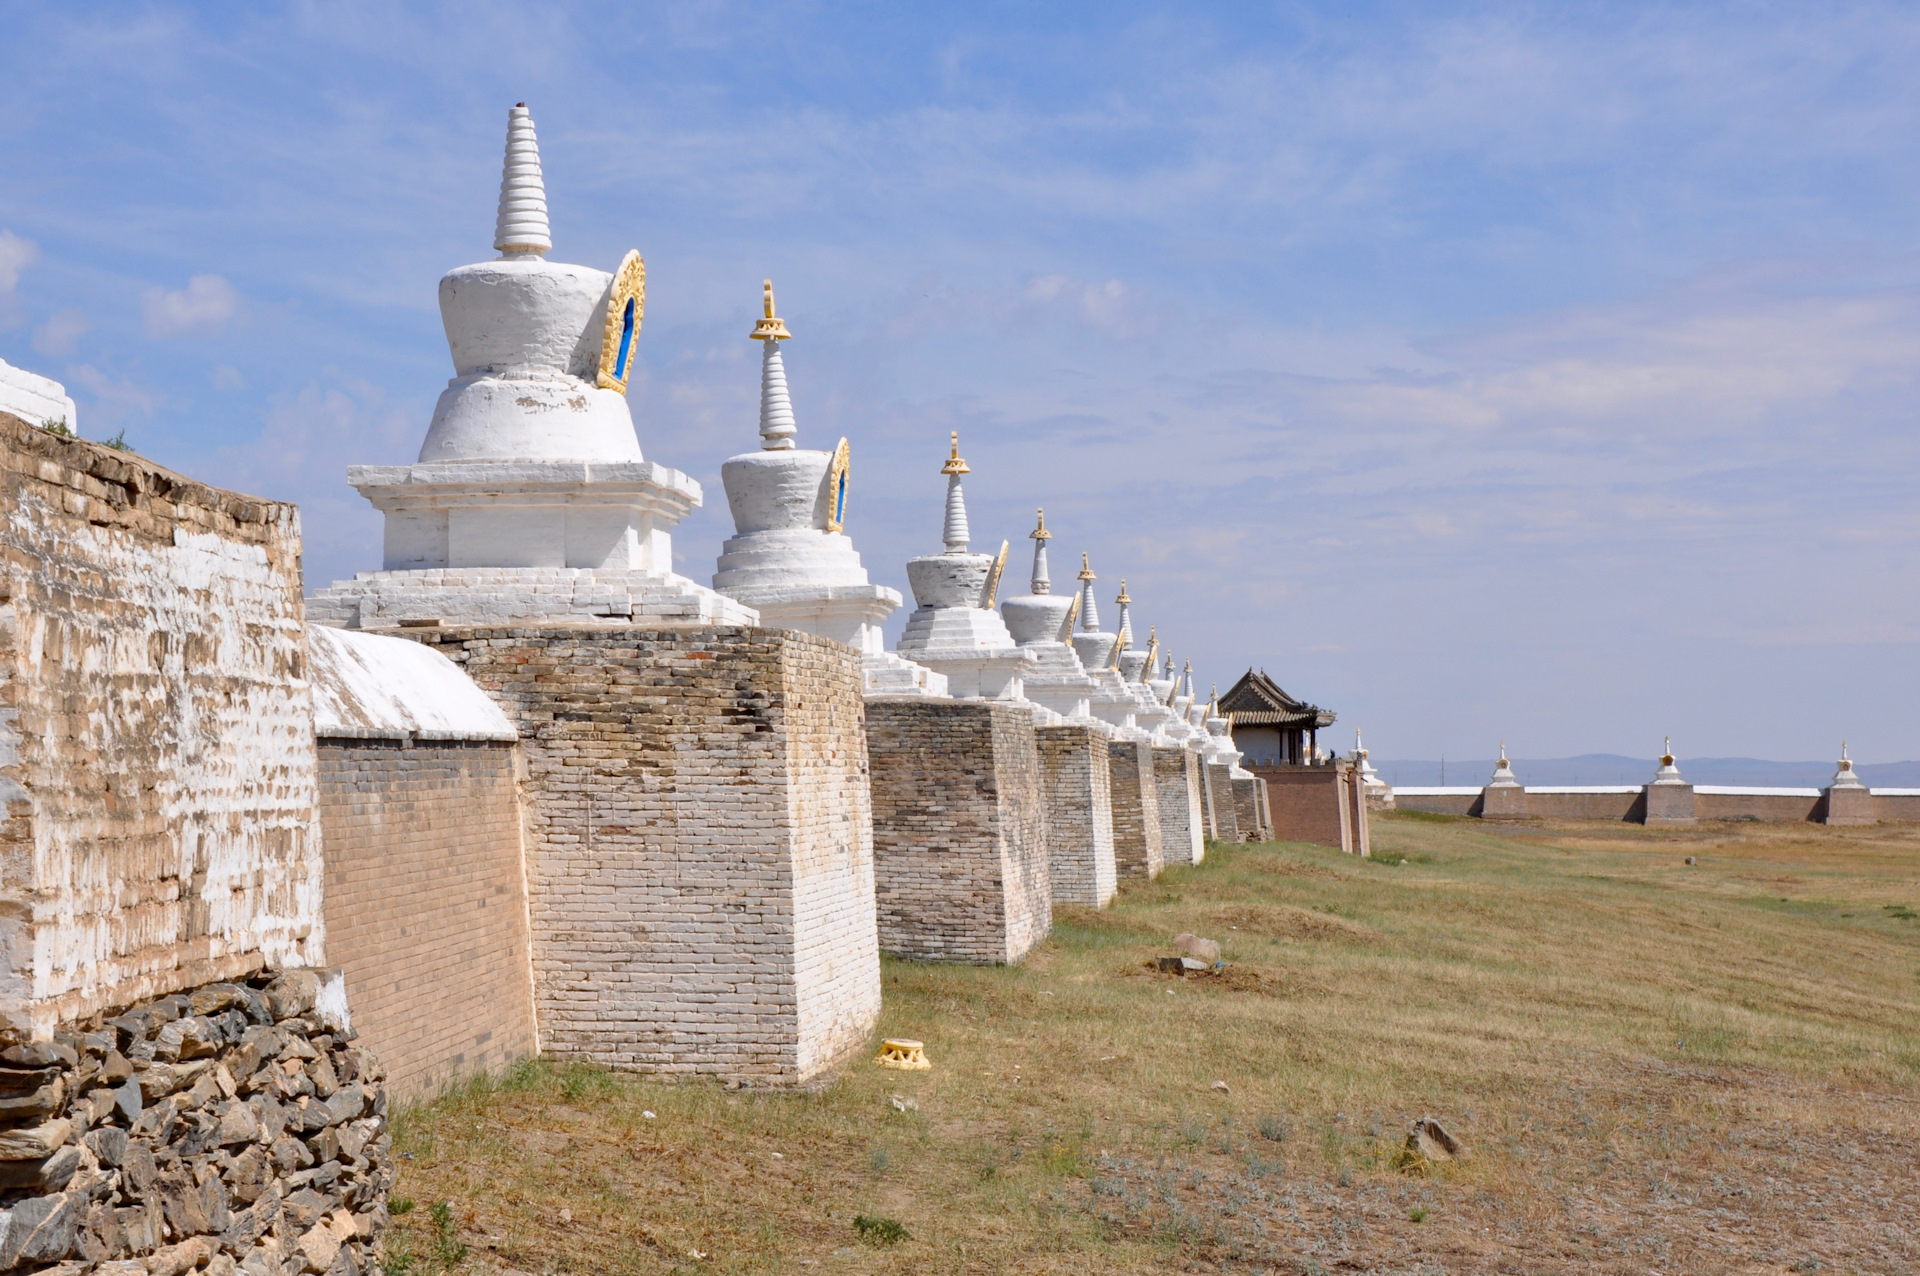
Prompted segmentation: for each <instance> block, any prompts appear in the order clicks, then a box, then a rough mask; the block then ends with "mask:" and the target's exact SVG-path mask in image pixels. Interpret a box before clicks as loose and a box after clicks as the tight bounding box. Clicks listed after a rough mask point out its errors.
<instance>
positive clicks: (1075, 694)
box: [1000, 510, 1096, 722]
mask: <svg viewBox="0 0 1920 1276" xmlns="http://www.w3.org/2000/svg"><path fill="white" fill-rule="evenodd" d="M1028 536H1029V537H1031V538H1032V540H1033V574H1032V576H1031V577H1030V578H1029V582H1028V587H1029V589H1030V591H1031V592H1029V593H1026V594H1021V595H1018V596H1016V597H1013V598H1009V599H1007V600H1006V601H1005V602H1002V603H1001V604H1000V614H1001V616H1002V617H1004V618H1005V620H1006V624H1007V632H1009V633H1011V634H1012V635H1013V640H1014V642H1015V643H1017V644H1019V646H1020V647H1021V648H1022V649H1023V650H1024V651H1025V652H1026V653H1027V655H1028V656H1029V657H1030V658H1031V661H1032V663H1031V665H1030V666H1029V668H1028V669H1027V672H1026V674H1025V676H1024V678H1023V682H1024V684H1025V688H1026V691H1025V694H1026V697H1027V699H1029V700H1031V701H1033V702H1034V703H1036V704H1039V705H1044V706H1045V707H1046V708H1048V709H1051V710H1053V711H1054V712H1055V713H1057V714H1059V715H1060V716H1061V717H1063V718H1068V719H1071V720H1072V721H1075V722H1093V721H1096V719H1094V717H1093V715H1092V713H1091V711H1090V709H1089V704H1088V702H1089V699H1090V697H1091V696H1092V695H1093V689H1094V684H1093V679H1092V678H1089V677H1088V676H1087V671H1086V669H1085V668H1084V667H1082V665H1081V663H1080V655H1079V653H1078V652H1077V651H1075V649H1074V648H1073V646H1072V645H1071V644H1070V643H1069V642H1068V641H1067V640H1068V639H1069V638H1070V637H1071V636H1072V634H1073V624H1074V620H1075V619H1076V617H1077V615H1078V613H1079V611H1080V608H1081V606H1082V605H1083V604H1084V599H1083V598H1082V596H1081V594H1080V593H1078V592H1076V593H1073V594H1068V595H1065V596H1062V595H1060V594H1056V593H1054V592H1053V580H1052V578H1051V577H1050V576H1049V575H1048V572H1047V542H1048V541H1050V540H1052V539H1053V533H1051V532H1049V531H1048V530H1047V512H1046V511H1045V510H1040V511H1038V519H1037V526H1036V527H1035V528H1034V529H1033V531H1031V532H1029V533H1028Z"/></svg>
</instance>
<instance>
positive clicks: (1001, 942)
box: [866, 698, 1053, 963]
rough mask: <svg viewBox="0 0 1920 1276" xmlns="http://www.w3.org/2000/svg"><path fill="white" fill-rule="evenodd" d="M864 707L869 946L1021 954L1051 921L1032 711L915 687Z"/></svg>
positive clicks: (922, 954)
mask: <svg viewBox="0 0 1920 1276" xmlns="http://www.w3.org/2000/svg"><path fill="white" fill-rule="evenodd" d="M866 710H867V749H868V755H869V757H870V758H871V761H872V783H873V836H874V872H875V877H876V889H875V894H876V899H877V911H878V916H879V928H880V947H881V948H882V949H883V950H885V951H887V952H890V953H893V954H896V955H898V956H902V957H912V958H918V959H922V960H928V961H965V962H982V963H989V962H1014V961H1018V960H1020V959H1021V958H1022V957H1024V956H1025V955H1026V954H1027V952H1028V950H1029V949H1031V948H1032V947H1033V946H1034V945H1035V944H1036V943H1038V942H1039V941H1040V940H1041V939H1042V938H1044V937H1045V935H1046V933H1047V931H1048V929H1050V928H1051V926H1052V924H1053V909H1052V886H1051V882H1050V866H1049V862H1048V851H1047V830H1046V822H1045V820H1044V818H1043V812H1042V805H1041V793H1040V755H1039V748H1038V745H1037V741H1036V737H1035V734H1034V727H1033V718H1032V714H1031V711H1029V710H1027V709H1024V708H1019V707H1016V706H1014V705H1008V704H998V703H994V702H992V701H986V700H931V699H924V698H912V699H908V698H900V699H891V698H879V699H874V700H869V701H867V705H866Z"/></svg>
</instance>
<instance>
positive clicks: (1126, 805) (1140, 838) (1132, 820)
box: [1107, 740, 1167, 880]
mask: <svg viewBox="0 0 1920 1276" xmlns="http://www.w3.org/2000/svg"><path fill="white" fill-rule="evenodd" d="M1153 752H1154V750H1153V746H1152V745H1151V744H1148V743H1146V742H1145V741H1144V740H1112V741H1109V742H1108V744H1107V762H1108V775H1109V777H1110V780H1111V787H1110V790H1109V791H1110V792H1111V794H1112V798H1113V862H1114V870H1115V873H1116V874H1117V875H1118V876H1119V877H1122V878H1129V877H1138V878H1146V879H1148V880H1151V879H1153V878H1156V877H1158V876H1160V870H1161V869H1163V868H1165V867H1166V863H1167V859H1166V851H1165V849H1164V843H1163V841H1162V836H1161V831H1160V793H1159V786H1158V784H1157V783H1156V782H1155V780H1154V775H1153Z"/></svg>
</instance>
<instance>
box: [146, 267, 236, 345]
mask: <svg viewBox="0 0 1920 1276" xmlns="http://www.w3.org/2000/svg"><path fill="white" fill-rule="evenodd" d="M140 304H141V307H142V309H143V310H144V312H145V314H146V317H147V333H148V335H149V336H155V337H185V336H205V335H207V334H210V333H214V332H218V331H219V330H220V329H222V328H224V327H225V326H226V324H227V320H229V319H231V318H233V315H234V312H235V311H237V310H238V309H239V308H240V293H239V291H238V290H236V289H235V288H234V286H233V285H232V284H230V283H228V282H227V281H226V280H225V279H223V278H221V277H220V276H219V275H195V276H194V277H193V278H191V279H189V280H188V281H187V286H186V287H185V288H181V289H177V290H174V291H168V290H167V289H164V288H149V289H147V291H146V292H145V294H143V295H142V297H141V299H140Z"/></svg>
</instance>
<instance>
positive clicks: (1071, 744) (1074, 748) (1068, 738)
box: [1034, 723, 1119, 908]
mask: <svg viewBox="0 0 1920 1276" xmlns="http://www.w3.org/2000/svg"><path fill="white" fill-rule="evenodd" d="M1034 735H1035V737H1036V740H1037V742H1038V746H1039V751H1040V778H1041V785H1040V792H1041V797H1042V799H1043V800H1044V801H1045V803H1046V812H1047V859H1048V865H1049V868H1048V874H1049V877H1050V879H1051V882H1052V891H1053V902H1054V903H1056V904H1086V905H1088V906H1089V907H1092V908H1105V907H1106V906H1107V901H1108V900H1110V899H1112V898H1113V893H1114V891H1115V890H1116V889H1118V886H1119V883H1118V881H1117V880H1116V870H1115V867H1114V850H1113V777H1112V774H1111V770H1110V768H1109V766H1108V761H1107V737H1106V735H1105V733H1103V732H1101V731H1100V730H1099V729H1097V728H1095V727H1089V726H1084V725H1080V724H1077V723H1068V724H1066V725H1062V726H1053V727H1039V728H1037V729H1036V730H1035V732H1034Z"/></svg>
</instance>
